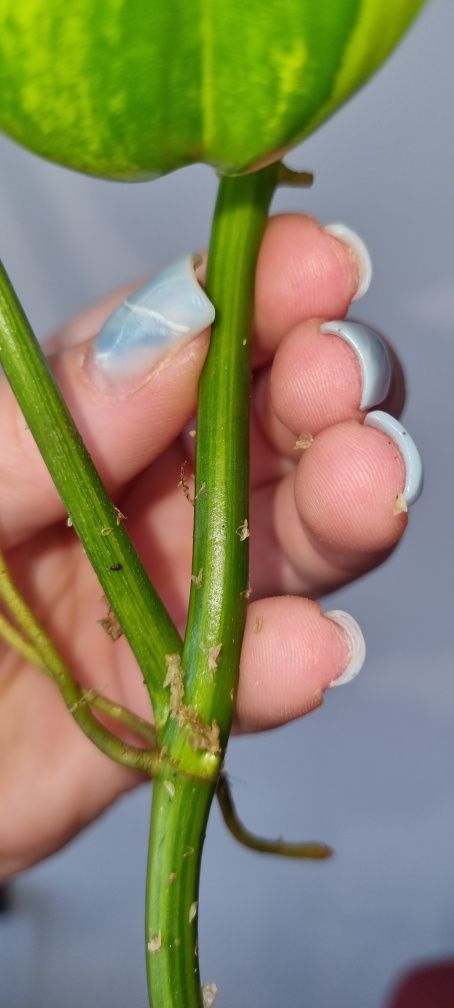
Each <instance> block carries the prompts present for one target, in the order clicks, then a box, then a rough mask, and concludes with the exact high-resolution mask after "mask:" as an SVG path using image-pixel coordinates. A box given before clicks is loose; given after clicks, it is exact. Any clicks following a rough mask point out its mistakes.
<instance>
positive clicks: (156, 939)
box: [147, 931, 162, 952]
mask: <svg viewBox="0 0 454 1008" xmlns="http://www.w3.org/2000/svg"><path fill="white" fill-rule="evenodd" d="M161 945H162V939H161V932H160V931H158V933H157V934H155V935H152V936H151V938H150V941H149V942H148V945H147V949H148V951H149V952H159V950H160V948H161Z"/></svg>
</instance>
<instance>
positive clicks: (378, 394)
mask: <svg viewBox="0 0 454 1008" xmlns="http://www.w3.org/2000/svg"><path fill="white" fill-rule="evenodd" d="M320 331H321V332H322V333H332V334H333V335H334V336H340V337H341V339H343V340H345V342H346V343H348V345H349V346H351V348H352V350H354V351H355V353H356V356H357V358H358V360H359V364H360V367H361V378H362V393H361V402H360V404H359V405H360V408H361V409H363V410H364V409H370V407H371V406H377V404H378V403H381V402H383V400H384V399H386V396H387V395H388V392H389V387H390V385H391V373H392V372H391V361H390V358H389V354H388V351H387V349H386V347H385V344H384V343H383V341H382V340H381V339H380V337H379V336H378V335H377V333H376V332H374V330H373V329H369V327H368V326H365V325H362V324H361V323H359V322H349V321H346V320H345V319H341V320H340V321H335V322H324V323H323V325H322V326H320Z"/></svg>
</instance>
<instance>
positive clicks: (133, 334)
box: [89, 255, 215, 391]
mask: <svg viewBox="0 0 454 1008" xmlns="http://www.w3.org/2000/svg"><path fill="white" fill-rule="evenodd" d="M195 261H196V260H195V259H194V257H193V256H191V255H188V256H185V258H184V259H180V260H179V261H178V262H176V263H174V264H173V265H172V266H169V267H168V268H167V269H165V270H163V271H162V273H159V274H158V275H157V276H155V277H153V279H152V280H150V282H149V283H147V284H145V285H144V286H143V287H140V288H139V290H137V291H135V292H134V294H131V296H130V297H128V298H127V299H126V301H123V303H122V304H121V305H120V306H119V308H117V309H116V311H114V312H113V314H112V315H110V317H109V318H108V319H107V321H106V322H105V323H104V325H103V327H102V329H101V331H100V333H99V334H98V336H97V337H96V339H95V340H94V344H93V349H92V352H91V355H90V361H89V370H90V374H91V377H92V379H93V380H94V381H95V382H96V384H97V385H98V386H100V387H101V388H102V390H103V391H109V385H112V386H113V389H114V390H115V391H118V390H119V388H122V387H126V388H130V387H131V385H133V384H134V383H137V380H139V381H140V380H141V379H142V378H143V377H145V376H146V375H147V373H148V372H149V371H150V370H151V369H152V368H153V366H154V365H155V364H156V363H157V361H158V360H160V359H161V358H163V357H165V356H166V354H168V353H169V352H171V351H175V350H177V349H178V348H179V347H181V346H183V345H184V344H185V343H188V342H189V341H190V340H192V339H193V338H194V336H197V335H198V333H200V332H202V330H203V329H206V328H207V326H209V325H211V323H212V322H213V320H214V316H215V310H214V307H213V305H212V303H211V301H210V300H209V298H208V297H207V296H206V294H205V292H204V291H203V289H202V287H201V286H200V284H199V282H198V280H197V277H196V275H195V271H194V264H195ZM97 376H98V378H97Z"/></svg>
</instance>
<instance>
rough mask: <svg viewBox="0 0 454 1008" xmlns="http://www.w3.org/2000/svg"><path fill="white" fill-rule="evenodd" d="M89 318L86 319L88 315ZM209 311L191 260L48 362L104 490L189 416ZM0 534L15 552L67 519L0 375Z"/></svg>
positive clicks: (135, 468) (141, 463)
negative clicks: (33, 536)
mask: <svg viewBox="0 0 454 1008" xmlns="http://www.w3.org/2000/svg"><path fill="white" fill-rule="evenodd" d="M88 317H89V316H88ZM213 318H214V308H213V306H212V304H211V302H210V301H209V299H208V298H207V296H206V294H205V293H204V291H203V290H202V288H201V287H200V285H199V283H198V280H197V277H196V274H195V269H194V259H193V257H192V256H187V257H186V258H185V259H183V260H180V261H179V262H178V263H176V264H174V265H173V266H171V267H169V268H168V269H166V270H165V271H163V272H162V273H160V274H159V275H158V276H156V277H155V278H154V279H153V280H152V281H150V282H149V283H148V284H146V285H145V286H144V287H141V288H140V289H139V290H138V291H136V292H135V293H134V294H132V295H130V296H129V297H128V298H127V299H126V301H123V302H122V304H121V305H120V306H119V307H118V308H117V309H116V310H115V311H114V312H113V314H112V315H110V316H109V317H108V318H107V320H105V321H104V325H103V326H102V328H101V330H100V332H99V333H98V335H96V336H95V335H94V334H93V333H92V332H89V331H87V330H86V329H85V330H84V326H83V325H81V326H79V330H78V331H79V335H80V343H79V344H78V345H76V346H74V345H72V346H70V347H69V348H66V349H65V348H62V349H61V350H59V351H57V352H56V353H55V354H54V355H53V356H52V357H51V358H50V360H49V364H50V366H51V368H52V371H53V373H54V376H55V378H56V380H57V382H58V385H59V387H60V389H61V392H62V394H63V397H64V399H65V400H66V403H67V404H68V407H69V409H70V412H71V414H72V416H73V418H74V420H75V422H76V424H77V426H78V428H79V430H80V432H81V434H82V437H83V439H84V441H85V443H86V445H87V448H88V450H89V452H90V454H91V455H92V457H93V459H94V462H95V464H96V466H97V468H98V469H99V471H100V474H101V477H102V479H103V480H104V482H105V483H106V485H107V487H108V489H109V491H110V492H114V491H115V490H116V489H118V488H119V487H120V486H121V485H122V484H123V483H125V482H127V481H128V480H130V479H131V478H132V477H133V476H135V475H136V474H137V473H139V472H141V471H142V470H143V469H144V468H145V467H146V466H147V465H149V464H150V462H152V461H153V460H154V459H155V458H156V457H157V456H158V455H159V454H160V453H161V452H162V451H163V450H164V449H165V448H166V447H167V446H168V445H169V444H170V443H171V442H172V440H173V439H174V438H175V437H176V436H177V434H178V433H179V432H180V431H181V430H182V428H183V427H184V425H185V423H186V422H187V420H188V419H189V418H190V416H191V414H192V413H193V411H194V408H195V403H196V394H197V383H198V380H199V376H200V372H201V369H202V366H203V362H204V360H205V356H206V352H207V348H208V331H207V327H208V326H209V325H210V324H211V322H212V321H213ZM0 429H1V430H2V432H3V436H2V445H3V452H2V457H1V460H0V502H1V503H0V534H1V540H2V546H3V547H6V546H12V545H15V544H17V543H18V542H20V541H23V540H24V539H25V538H26V537H28V536H30V535H31V534H33V533H34V532H35V531H37V530H39V529H41V528H43V527H45V526H46V525H48V524H50V523H52V522H54V521H56V520H57V519H59V518H60V517H62V516H63V514H64V508H63V504H62V502H61V501H60V499H59V497H58V495H57V492H56V490H55V488H54V487H53V484H52V481H51V479H50V476H49V474H48V472H47V470H46V468H45V465H44V462H43V461H42V459H41V456H40V454H39V452H38V449H37V447H36V445H35V443H34V441H33V439H32V436H31V434H30V432H29V431H28V429H27V428H26V425H25V422H24V419H23V417H22V415H21V413H20V410H19V407H18V406H17V404H16V402H15V400H14V397H13V396H12V393H11V392H10V390H9V389H8V386H7V384H6V380H5V379H4V378H3V379H2V383H1V386H0Z"/></svg>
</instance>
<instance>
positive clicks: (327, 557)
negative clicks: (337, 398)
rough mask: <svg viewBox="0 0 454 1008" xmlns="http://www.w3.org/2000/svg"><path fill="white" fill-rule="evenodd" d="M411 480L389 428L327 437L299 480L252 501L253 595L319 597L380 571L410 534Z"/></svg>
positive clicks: (353, 429) (310, 452)
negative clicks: (407, 490)
mask: <svg viewBox="0 0 454 1008" xmlns="http://www.w3.org/2000/svg"><path fill="white" fill-rule="evenodd" d="M371 416H374V414H372V415H371ZM407 436H408V437H409V435H407ZM419 465H420V463H419ZM408 479H409V471H407V465H406V464H405V461H404V458H403V456H402V454H401V451H400V448H399V447H398V445H397V443H396V441H395V440H393V438H392V437H391V436H390V435H389V434H387V433H386V432H385V431H384V430H378V429H375V428H372V427H370V426H365V425H363V424H359V423H357V422H356V421H345V422H343V423H340V424H336V425H334V426H332V427H329V428H327V429H326V430H324V431H322V432H321V433H320V434H319V435H317V436H316V437H315V438H314V441H313V442H312V444H311V445H310V447H309V448H308V449H307V451H305V452H304V453H303V455H302V457H301V459H300V461H299V463H298V467H297V469H296V473H295V474H293V473H290V474H288V475H287V476H285V477H284V478H283V479H282V480H281V481H280V482H279V483H278V484H277V485H275V486H273V485H268V486H265V487H263V488H262V489H261V490H259V491H258V492H257V493H256V494H255V495H253V498H252V512H251V537H250V544H251V546H250V548H251V566H252V588H253V592H254V594H255V593H257V594H262V593H266V594H270V593H275V592H286V591H287V592H296V591H302V592H304V593H305V594H310V595H318V594H320V593H322V592H324V591H327V590H331V589H332V588H335V587H337V586H338V585H340V584H343V583H345V582H347V581H349V580H351V579H352V578H353V577H355V576H357V575H358V574H361V573H364V572H365V571H366V570H370V569H371V568H372V567H374V566H376V564H378V563H379V562H380V561H381V560H383V559H384V557H385V556H386V555H387V553H388V552H389V551H390V550H391V549H392V548H393V547H394V545H395V544H396V543H397V542H398V540H399V539H400V537H401V536H402V534H403V532H404V530H405V527H406V524H407V514H406V512H405V510H404V507H405V501H403V499H402V495H403V493H404V490H405V488H406V485H407V482H408ZM418 479H419V480H420V474H419V477H418ZM418 492H419V491H418ZM264 557H266V564H264V563H263V558H264Z"/></svg>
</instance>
